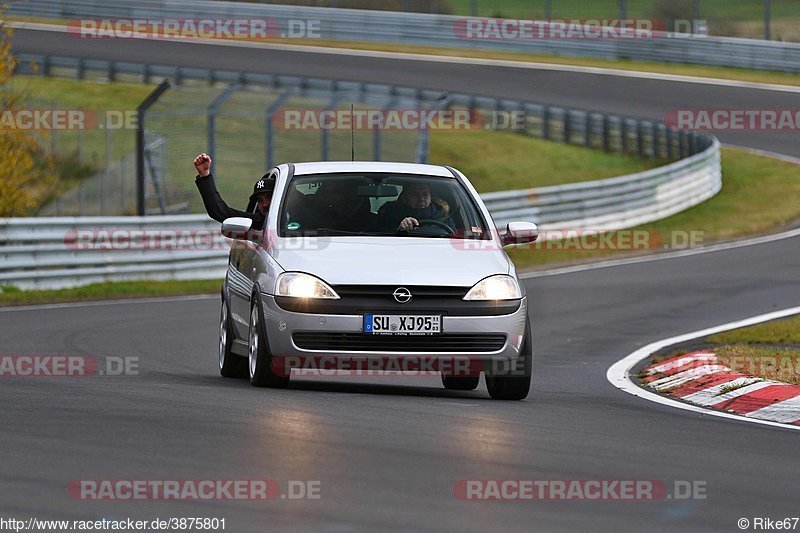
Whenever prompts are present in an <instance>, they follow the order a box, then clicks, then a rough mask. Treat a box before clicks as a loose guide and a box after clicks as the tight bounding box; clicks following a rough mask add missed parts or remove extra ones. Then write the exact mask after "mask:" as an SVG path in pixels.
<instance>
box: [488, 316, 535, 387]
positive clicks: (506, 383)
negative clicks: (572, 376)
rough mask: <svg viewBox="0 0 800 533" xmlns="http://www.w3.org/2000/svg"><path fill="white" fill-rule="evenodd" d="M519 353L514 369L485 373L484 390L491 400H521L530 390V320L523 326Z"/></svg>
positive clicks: (531, 354) (531, 355)
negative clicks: (486, 390)
mask: <svg viewBox="0 0 800 533" xmlns="http://www.w3.org/2000/svg"><path fill="white" fill-rule="evenodd" d="M521 351H522V353H520V355H519V357H518V358H517V361H516V364H515V365H513V366H514V367H515V368H510V369H504V370H502V371H494V372H490V371H487V372H486V373H485V376H486V388H487V389H488V390H489V396H491V397H492V399H493V400H523V399H525V397H526V396H528V393H529V392H530V390H531V367H532V366H533V342H532V340H531V323H530V320H528V321H527V322H526V324H525V334H524V336H523V338H522V347H521Z"/></svg>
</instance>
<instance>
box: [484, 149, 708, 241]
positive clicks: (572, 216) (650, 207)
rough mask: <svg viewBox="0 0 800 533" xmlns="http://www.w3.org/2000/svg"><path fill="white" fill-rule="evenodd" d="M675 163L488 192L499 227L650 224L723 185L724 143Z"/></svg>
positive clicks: (599, 227)
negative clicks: (583, 179)
mask: <svg viewBox="0 0 800 533" xmlns="http://www.w3.org/2000/svg"><path fill="white" fill-rule="evenodd" d="M705 141H706V142H707V143H708V145H707V147H706V148H705V150H703V151H702V152H700V153H699V154H697V155H694V156H691V157H689V158H687V159H682V160H680V161H676V162H675V163H671V164H669V165H666V166H663V167H659V168H655V169H652V170H646V171H644V172H638V173H636V174H630V175H627V176H619V177H615V178H609V179H605V180H597V181H587V182H580V183H570V184H567V185H558V186H552V187H538V188H534V189H527V190H519V191H501V192H493V193H487V194H484V195H482V198H483V200H484V202H485V203H486V207H487V208H488V209H489V211H490V212H491V213H492V218H493V219H494V222H495V224H497V227H498V228H503V227H505V225H506V224H507V223H508V222H511V221H513V220H531V221H534V222H537V223H539V224H540V225H542V227H543V229H553V228H555V229H562V228H563V229H591V230H597V231H607V230H616V229H623V228H629V227H632V226H637V225H639V224H646V223H648V222H653V221H655V220H659V219H662V218H666V217H668V216H670V215H673V214H675V213H679V212H680V211H683V210H685V209H688V208H689V207H691V206H693V205H697V204H699V203H700V202H703V201H705V200H707V199H709V198H711V197H712V196H714V195H715V194H717V193H718V192H719V191H720V189H721V188H722V170H721V166H720V143H719V141H718V140H716V139H715V138H713V137H712V138H708V139H706V140H705Z"/></svg>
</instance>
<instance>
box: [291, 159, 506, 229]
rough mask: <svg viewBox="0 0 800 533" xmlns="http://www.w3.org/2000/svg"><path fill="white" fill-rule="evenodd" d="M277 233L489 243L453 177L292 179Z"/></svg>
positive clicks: (476, 212) (472, 206)
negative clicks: (399, 237) (467, 240)
mask: <svg viewBox="0 0 800 533" xmlns="http://www.w3.org/2000/svg"><path fill="white" fill-rule="evenodd" d="M280 235H281V236H282V237H296V236H297V237H299V236H305V235H344V236H353V235H371V236H379V237H386V236H411V237H433V238H436V237H439V238H457V239H489V238H490V231H489V228H488V227H487V225H486V222H485V221H484V219H483V217H482V216H481V214H480V211H479V210H478V208H477V206H476V205H475V202H474V201H473V199H472V198H471V196H470V195H469V193H468V192H467V191H466V190H465V189H464V187H463V186H462V185H461V184H460V183H459V182H458V181H457V180H456V179H454V178H441V177H435V176H419V175H403V174H322V175H309V176H297V177H295V178H293V179H292V181H291V183H290V184H289V188H288V190H287V193H286V195H285V198H284V200H283V206H282V209H281V214H280Z"/></svg>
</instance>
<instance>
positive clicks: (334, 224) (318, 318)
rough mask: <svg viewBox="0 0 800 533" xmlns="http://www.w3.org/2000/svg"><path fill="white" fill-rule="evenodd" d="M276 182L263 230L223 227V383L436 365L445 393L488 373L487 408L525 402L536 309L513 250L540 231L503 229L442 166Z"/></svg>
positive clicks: (242, 221) (240, 223)
mask: <svg viewBox="0 0 800 533" xmlns="http://www.w3.org/2000/svg"><path fill="white" fill-rule="evenodd" d="M272 174H273V175H274V177H275V178H276V188H275V192H274V195H273V199H272V205H271V207H270V210H269V213H268V215H267V219H266V222H265V224H264V228H263V230H258V231H254V230H252V229H251V227H250V224H251V221H250V220H249V219H246V218H230V219H227V220H226V221H225V222H224V223H223V224H222V233H223V235H225V236H226V237H229V238H232V239H234V242H233V244H232V246H231V252H230V257H229V262H228V270H227V275H226V277H225V281H224V283H223V286H222V309H221V313H220V325H219V368H220V373H221V374H222V375H223V376H226V377H246V376H249V379H250V382H251V383H252V384H253V385H255V386H267V387H284V386H286V384H287V383H288V382H289V379H290V377H291V368H297V366H293V365H296V364H298V362H300V361H302V362H305V363H307V362H308V361H317V362H319V361H328V362H331V361H333V362H334V363H335V362H341V361H347V362H348V364H350V363H352V362H354V361H356V362H358V361H367V360H371V361H373V362H374V361H375V360H376V359H378V360H380V361H382V362H383V363H384V364H385V363H387V362H388V363H391V362H395V363H397V362H398V361H400V362H402V361H408V360H412V361H418V362H419V361H428V362H430V361H432V362H433V363H439V365H438V367H435V368H437V370H436V371H437V372H440V373H441V376H442V383H443V385H444V387H445V388H447V389H454V390H472V389H475V388H476V387H477V386H478V384H479V379H480V375H481V374H483V375H484V376H485V380H486V386H487V389H488V391H489V395H490V396H491V397H492V398H495V399H503V400H520V399H523V398H525V397H526V396H527V395H528V392H529V390H530V383H531V366H532V355H533V353H532V339H531V326H530V320H529V318H528V301H527V296H526V294H525V288H524V286H523V285H522V284H521V283H520V281H519V279H518V277H517V274H516V271H515V269H514V265H513V264H512V262H511V260H510V259H509V258H508V256H507V255H506V253H505V251H504V247H506V246H509V245H514V244H521V243H526V242H532V241H534V240H536V237H537V228H536V225H535V224H533V223H530V222H512V223H509V224H508V225H507V226H506V227H505V228H503V230H502V231H498V230H497V228H496V227H495V225H494V223H493V221H492V217H491V215H490V214H489V211H488V210H487V209H486V206H485V205H484V204H483V202H482V201H481V198H480V196H479V195H478V193H477V192H476V191H475V189H474V187H473V186H472V185H471V184H470V182H469V180H468V179H467V178H466V177H465V176H464V175H463V174H462V173H461V172H459V171H458V170H456V169H454V168H451V167H447V166H435V165H420V164H405V163H382V162H319V163H300V164H283V165H280V166H278V167H277V168H275V169H273V170H272ZM305 363H304V364H305ZM444 363H447V364H444ZM420 364H422V363H420ZM287 365H288V366H287ZM334 367H335V365H334ZM393 368H396V367H393Z"/></svg>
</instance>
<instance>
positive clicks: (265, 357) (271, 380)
mask: <svg viewBox="0 0 800 533" xmlns="http://www.w3.org/2000/svg"><path fill="white" fill-rule="evenodd" d="M261 317H262V315H261V308H260V307H259V305H258V302H257V301H256V302H254V303H253V308H252V310H251V311H250V342H249V348H248V362H249V364H248V367H249V369H250V384H252V385H253V386H256V387H279V388H282V387H285V386H286V385H288V384H289V376H279V375H277V374H276V373H275V372H273V371H272V356H271V355H270V353H269V346H268V345H267V337H266V335H264V330H265V328H264V324H263V321H262V320H261Z"/></svg>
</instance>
